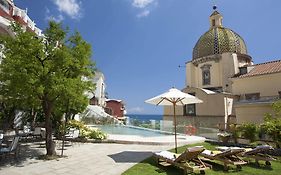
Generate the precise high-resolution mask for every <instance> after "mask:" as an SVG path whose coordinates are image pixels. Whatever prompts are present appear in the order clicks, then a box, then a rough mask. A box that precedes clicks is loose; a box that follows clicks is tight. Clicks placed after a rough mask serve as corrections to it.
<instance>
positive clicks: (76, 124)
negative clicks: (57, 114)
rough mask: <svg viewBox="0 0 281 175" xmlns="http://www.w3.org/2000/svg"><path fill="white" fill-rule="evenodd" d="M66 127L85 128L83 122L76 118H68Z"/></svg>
mask: <svg viewBox="0 0 281 175" xmlns="http://www.w3.org/2000/svg"><path fill="white" fill-rule="evenodd" d="M66 127H67V128H75V129H79V130H81V129H85V128H87V127H86V126H85V124H84V122H81V121H77V120H69V121H68V122H67V125H66Z"/></svg>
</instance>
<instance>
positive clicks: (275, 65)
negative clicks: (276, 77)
mask: <svg viewBox="0 0 281 175" xmlns="http://www.w3.org/2000/svg"><path fill="white" fill-rule="evenodd" d="M253 67H254V68H253V69H252V70H251V71H249V72H248V73H246V74H243V75H240V76H238V77H236V78H244V77H252V76H257V75H265V74H272V73H278V72H281V60H276V61H270V62H265V63H261V64H256V65H253Z"/></svg>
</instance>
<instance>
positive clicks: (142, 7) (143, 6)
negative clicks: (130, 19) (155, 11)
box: [132, 0, 158, 18]
mask: <svg viewBox="0 0 281 175" xmlns="http://www.w3.org/2000/svg"><path fill="white" fill-rule="evenodd" d="M157 5H158V0H133V2H132V6H133V7H134V8H136V9H138V11H139V12H138V14H137V17H138V18H142V17H146V16H148V15H149V14H150V12H151V9H152V8H153V7H156V6H157Z"/></svg>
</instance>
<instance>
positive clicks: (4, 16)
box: [0, 0, 42, 36]
mask: <svg viewBox="0 0 281 175" xmlns="http://www.w3.org/2000/svg"><path fill="white" fill-rule="evenodd" d="M11 22H17V23H18V24H20V25H21V26H22V28H23V29H24V30H27V31H31V32H34V33H36V35H38V36H42V30H41V29H39V28H38V27H36V24H35V22H34V21H32V20H31V19H30V17H29V16H28V14H27V10H23V9H20V8H18V7H17V6H16V5H15V4H14V2H13V0H0V33H1V34H7V35H10V36H14V34H13V32H12V31H11V29H10V27H9V26H10V25H11Z"/></svg>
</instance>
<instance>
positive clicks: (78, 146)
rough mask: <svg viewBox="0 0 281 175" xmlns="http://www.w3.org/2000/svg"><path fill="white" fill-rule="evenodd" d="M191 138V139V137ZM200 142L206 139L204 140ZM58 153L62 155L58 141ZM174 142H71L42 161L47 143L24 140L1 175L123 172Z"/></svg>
mask: <svg viewBox="0 0 281 175" xmlns="http://www.w3.org/2000/svg"><path fill="white" fill-rule="evenodd" d="M189 140H190V139H189ZM200 142H202V141H201V140H200ZM56 145H57V153H58V154H60V150H58V148H59V147H60V146H61V145H60V142H58V143H57V144H56ZM172 147H173V145H171V144H168V145H143V144H116V143H78V142H74V143H72V144H71V145H69V144H68V146H67V147H66V150H64V155H66V156H67V157H65V158H59V159H57V160H49V161H44V160H38V155H43V154H45V148H44V143H43V142H41V143H40V142H33V143H22V144H21V147H20V148H21V149H20V154H19V159H18V160H17V161H15V160H14V159H13V157H8V158H3V159H2V160H1V161H0V175H57V174H58V175H87V174H91V175H120V174H122V172H124V171H125V170H127V169H128V168H130V167H131V166H133V165H135V164H136V163H138V162H140V161H142V160H144V159H145V158H147V157H149V156H151V155H152V152H155V151H160V150H167V149H170V148H172Z"/></svg>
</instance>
